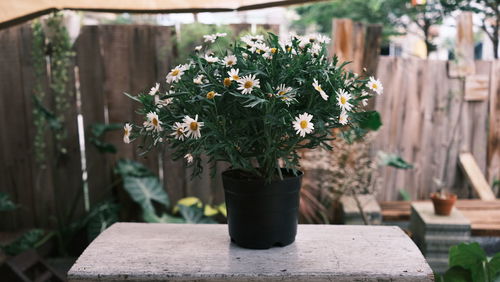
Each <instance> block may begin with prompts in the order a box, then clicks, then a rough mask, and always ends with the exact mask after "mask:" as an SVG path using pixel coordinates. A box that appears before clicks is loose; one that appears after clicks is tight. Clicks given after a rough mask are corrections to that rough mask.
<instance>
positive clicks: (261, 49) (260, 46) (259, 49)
mask: <svg viewBox="0 0 500 282" xmlns="http://www.w3.org/2000/svg"><path fill="white" fill-rule="evenodd" d="M254 47H255V53H257V54H265V53H269V52H270V48H269V47H267V45H266V44H264V43H255V44H254Z"/></svg>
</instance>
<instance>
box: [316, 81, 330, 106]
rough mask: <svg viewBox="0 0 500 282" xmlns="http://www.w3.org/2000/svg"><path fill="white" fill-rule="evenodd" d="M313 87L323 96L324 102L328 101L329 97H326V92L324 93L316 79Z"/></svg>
mask: <svg viewBox="0 0 500 282" xmlns="http://www.w3.org/2000/svg"><path fill="white" fill-rule="evenodd" d="M312 86H313V87H314V89H316V91H318V92H319V95H321V98H323V100H325V101H326V100H328V95H326V93H325V91H323V89H322V88H321V85H320V84H319V83H318V80H316V78H315V79H314V81H313V84H312Z"/></svg>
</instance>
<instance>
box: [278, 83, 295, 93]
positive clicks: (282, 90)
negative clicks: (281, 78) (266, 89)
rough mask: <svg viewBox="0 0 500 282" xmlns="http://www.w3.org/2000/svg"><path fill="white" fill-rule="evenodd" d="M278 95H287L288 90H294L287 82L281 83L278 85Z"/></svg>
mask: <svg viewBox="0 0 500 282" xmlns="http://www.w3.org/2000/svg"><path fill="white" fill-rule="evenodd" d="M276 91H278V92H276V96H283V95H286V94H287V93H288V92H290V91H292V87H286V85H285V84H281V85H280V86H278V88H277V89H276Z"/></svg>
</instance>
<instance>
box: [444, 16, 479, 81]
mask: <svg viewBox="0 0 500 282" xmlns="http://www.w3.org/2000/svg"><path fill="white" fill-rule="evenodd" d="M472 27H473V23H472V12H462V13H461V14H460V15H459V16H458V20H457V48H456V50H457V51H456V61H450V68H449V73H450V77H465V76H467V75H471V74H474V73H475V72H476V69H475V67H476V65H475V64H474V32H473V30H472Z"/></svg>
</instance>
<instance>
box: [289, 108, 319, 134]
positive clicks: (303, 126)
mask: <svg viewBox="0 0 500 282" xmlns="http://www.w3.org/2000/svg"><path fill="white" fill-rule="evenodd" d="M312 118H313V116H312V115H310V114H308V113H303V114H301V115H299V116H298V117H295V121H293V123H292V124H293V129H295V130H296V131H297V132H296V134H298V135H300V136H301V137H305V136H306V134H309V133H311V132H312V131H313V130H314V124H313V123H312V122H311V119H312Z"/></svg>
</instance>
